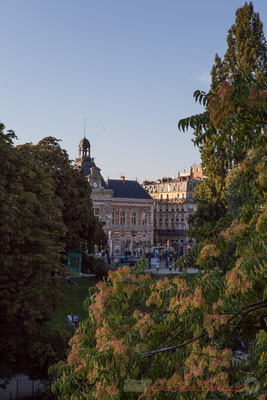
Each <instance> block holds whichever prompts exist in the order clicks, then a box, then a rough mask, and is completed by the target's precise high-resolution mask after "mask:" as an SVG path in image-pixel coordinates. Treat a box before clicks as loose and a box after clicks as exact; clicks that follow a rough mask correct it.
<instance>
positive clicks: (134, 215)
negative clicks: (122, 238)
mask: <svg viewBox="0 0 267 400" xmlns="http://www.w3.org/2000/svg"><path fill="white" fill-rule="evenodd" d="M131 222H132V225H136V212H135V211H134V212H132V221H131Z"/></svg>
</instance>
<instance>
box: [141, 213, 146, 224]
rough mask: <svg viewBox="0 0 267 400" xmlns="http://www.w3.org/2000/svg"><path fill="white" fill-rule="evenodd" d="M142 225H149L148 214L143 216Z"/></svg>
mask: <svg viewBox="0 0 267 400" xmlns="http://www.w3.org/2000/svg"><path fill="white" fill-rule="evenodd" d="M142 225H147V212H143V214H142Z"/></svg>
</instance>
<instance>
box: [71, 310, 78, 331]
mask: <svg viewBox="0 0 267 400" xmlns="http://www.w3.org/2000/svg"><path fill="white" fill-rule="evenodd" d="M68 321H69V324H70V325H71V326H73V327H74V328H75V329H76V328H77V326H78V322H79V317H78V315H76V314H74V315H72V313H69V314H68Z"/></svg>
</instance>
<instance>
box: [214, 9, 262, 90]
mask: <svg viewBox="0 0 267 400" xmlns="http://www.w3.org/2000/svg"><path fill="white" fill-rule="evenodd" d="M227 44H228V48H227V50H226V53H225V55H224V59H223V60H221V58H220V57H219V56H218V54H216V56H215V64H214V66H213V68H212V71H211V76H212V89H213V90H215V89H216V87H217V86H218V84H219V83H220V82H222V81H224V80H229V79H231V78H232V77H233V76H235V75H236V74H237V73H238V72H240V71H244V72H245V73H246V74H247V75H251V74H252V75H254V76H256V77H257V78H259V77H260V76H262V75H263V74H264V73H266V62H267V55H266V50H267V47H266V40H265V37H264V32H263V24H262V22H261V20H260V17H259V14H258V13H256V12H254V8H253V5H252V3H251V2H250V3H249V4H248V3H245V4H244V6H243V7H241V8H239V9H238V10H237V11H236V20H235V24H234V25H232V26H231V28H230V29H229V31H228V36H227Z"/></svg>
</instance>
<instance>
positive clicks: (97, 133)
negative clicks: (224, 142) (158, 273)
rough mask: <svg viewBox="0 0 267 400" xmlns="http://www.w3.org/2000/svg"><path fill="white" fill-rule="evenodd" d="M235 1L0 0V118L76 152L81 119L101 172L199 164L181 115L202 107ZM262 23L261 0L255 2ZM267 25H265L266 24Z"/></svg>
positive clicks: (150, 174)
mask: <svg viewBox="0 0 267 400" xmlns="http://www.w3.org/2000/svg"><path fill="white" fill-rule="evenodd" d="M243 4H244V1H241V0H202V1H199V0H187V1H181V0H75V1H74V0H72V1H70V0H16V1H15V0H6V1H4V0H0V15H1V24H0V30H1V31H0V42H1V74H0V110H1V114H0V121H1V122H3V123H4V124H5V125H6V128H7V129H14V130H15V131H16V134H17V136H18V138H19V140H18V142H17V143H25V142H33V143H37V142H38V141H39V140H40V139H42V138H43V137H45V136H54V137H56V138H58V139H62V147H63V148H65V149H66V150H67V151H68V153H69V156H70V158H72V159H74V158H75V157H76V156H77V152H78V143H79V140H80V139H81V138H82V137H83V123H84V122H83V121H84V117H86V136H87V138H88V139H89V140H90V142H91V145H92V147H91V149H92V156H94V157H95V161H96V164H97V165H98V166H99V167H100V168H101V169H102V174H103V176H104V178H105V179H106V178H107V176H108V175H109V177H110V178H119V176H120V175H121V173H124V174H125V176H126V179H135V178H136V177H138V179H139V180H140V181H142V180H144V179H145V178H147V179H156V178H160V177H163V176H172V175H173V174H176V173H177V171H179V170H180V171H181V170H183V168H184V166H185V167H186V168H187V169H188V168H189V166H190V164H193V163H194V162H199V161H200V157H199V152H198V149H197V148H194V146H193V143H192V142H191V135H190V134H188V133H187V134H183V133H180V132H179V131H178V130H177V122H178V120H179V119H181V118H183V117H187V116H189V115H191V114H194V113H197V112H200V111H201V108H200V107H199V106H198V105H196V104H195V103H194V100H193V97H192V96H193V92H194V91H195V90H196V89H202V90H207V89H208V88H209V74H210V70H211V67H212V65H213V60H214V55H215V53H216V52H217V53H219V55H221V56H223V54H224V52H225V49H226V36H227V31H228V29H229V28H230V26H231V25H232V24H233V23H234V20H235V11H236V9H237V8H238V7H240V6H242V5H243ZM253 4H254V9H255V11H257V12H259V13H260V17H261V20H262V22H263V24H264V27H265V29H266V17H267V1H265V0H255V1H253ZM265 32H266V31H265Z"/></svg>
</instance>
